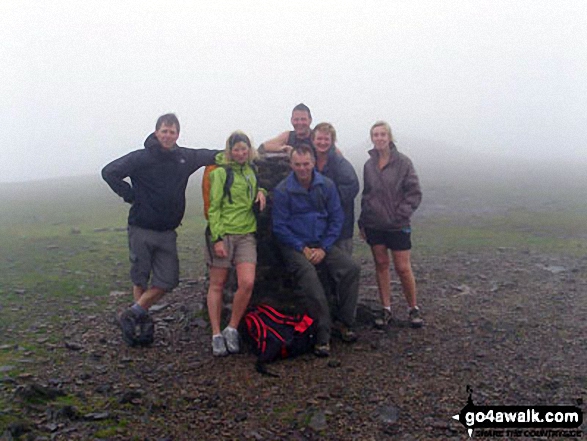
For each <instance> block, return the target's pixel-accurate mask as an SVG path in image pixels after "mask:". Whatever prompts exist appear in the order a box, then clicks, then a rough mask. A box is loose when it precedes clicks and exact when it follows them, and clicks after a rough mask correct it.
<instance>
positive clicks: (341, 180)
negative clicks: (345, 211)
mask: <svg viewBox="0 0 587 441" xmlns="http://www.w3.org/2000/svg"><path fill="white" fill-rule="evenodd" d="M336 178H337V179H336V180H337V182H335V184H336V186H337V188H338V193H339V194H340V203H341V204H342V205H343V206H345V207H347V206H349V205H352V203H353V201H354V200H355V197H357V195H358V194H359V178H358V177H357V173H356V172H355V169H354V168H353V166H352V165H351V163H350V162H349V161H348V160H346V159H344V158H340V160H339V162H338V173H337V175H336Z"/></svg>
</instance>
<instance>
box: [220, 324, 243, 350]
mask: <svg viewBox="0 0 587 441" xmlns="http://www.w3.org/2000/svg"><path fill="white" fill-rule="evenodd" d="M222 336H223V337H224V342H225V343H226V349H227V350H228V352H229V353H231V354H238V353H239V352H240V345H239V336H238V331H237V330H236V329H234V328H230V327H228V326H227V327H226V328H224V331H222Z"/></svg>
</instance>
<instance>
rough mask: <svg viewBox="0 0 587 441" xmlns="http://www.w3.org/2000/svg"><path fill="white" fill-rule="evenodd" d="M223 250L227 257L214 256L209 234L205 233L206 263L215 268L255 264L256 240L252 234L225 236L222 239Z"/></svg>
mask: <svg viewBox="0 0 587 441" xmlns="http://www.w3.org/2000/svg"><path fill="white" fill-rule="evenodd" d="M222 241H223V242H224V248H225V249H226V252H227V253H228V257H224V258H220V257H218V256H217V255H216V254H214V244H213V243H212V242H211V240H210V232H209V230H207V231H206V263H207V264H208V266H213V267H215V268H230V267H231V266H233V265H238V264H239V263H243V262H249V263H255V264H256V263H257V240H256V239H255V235H254V234H253V233H249V234H227V235H226V236H224V237H223V239H222Z"/></svg>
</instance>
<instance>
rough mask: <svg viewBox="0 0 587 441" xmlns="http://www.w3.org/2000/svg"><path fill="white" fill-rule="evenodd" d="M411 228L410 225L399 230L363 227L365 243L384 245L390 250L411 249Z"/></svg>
mask: <svg viewBox="0 0 587 441" xmlns="http://www.w3.org/2000/svg"><path fill="white" fill-rule="evenodd" d="M411 234H412V230H411V228H410V227H405V228H402V229H401V230H393V231H383V230H373V229H371V228H365V236H366V238H367V243H368V244H369V245H371V246H373V245H385V246H386V247H387V248H389V249H390V250H391V251H406V250H411V249H412V240H411Z"/></svg>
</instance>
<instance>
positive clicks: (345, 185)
mask: <svg viewBox="0 0 587 441" xmlns="http://www.w3.org/2000/svg"><path fill="white" fill-rule="evenodd" d="M311 139H312V144H313V145H314V152H315V153H316V170H318V171H319V172H320V173H322V174H323V175H324V176H326V177H328V178H330V179H332V181H333V182H334V185H336V189H337V190H338V195H339V196H340V205H341V206H342V210H343V212H344V223H343V224H342V232H341V233H340V237H339V239H338V241H337V242H336V245H337V246H338V247H339V248H341V249H342V250H343V251H345V252H347V253H348V254H349V255H351V254H352V252H353V230H354V226H355V197H356V196H357V194H359V178H357V174H356V173H355V169H354V168H353V166H352V165H351V163H350V162H349V161H348V160H347V159H345V158H344V156H342V154H341V153H340V151H338V149H337V148H336V146H335V142H336V131H335V130H334V127H333V126H332V124H330V123H320V124H318V125H317V126H316V127H314V130H312V135H311Z"/></svg>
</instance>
